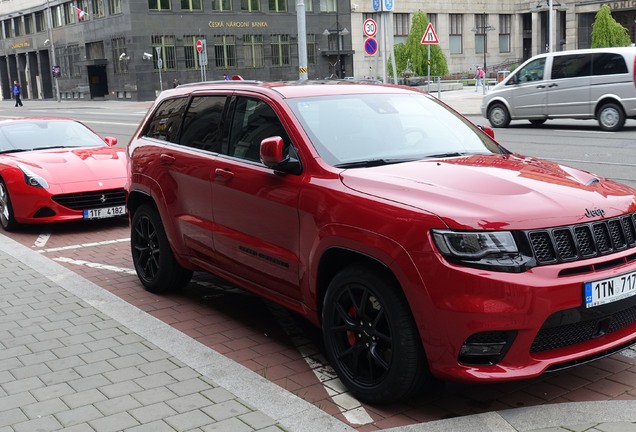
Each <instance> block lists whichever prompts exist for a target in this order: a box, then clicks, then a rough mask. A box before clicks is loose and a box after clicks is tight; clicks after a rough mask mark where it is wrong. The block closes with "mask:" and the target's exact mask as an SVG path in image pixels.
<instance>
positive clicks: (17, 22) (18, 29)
mask: <svg viewBox="0 0 636 432" xmlns="http://www.w3.org/2000/svg"><path fill="white" fill-rule="evenodd" d="M13 31H14V34H15V36H22V35H24V28H23V27H22V17H17V18H13Z"/></svg>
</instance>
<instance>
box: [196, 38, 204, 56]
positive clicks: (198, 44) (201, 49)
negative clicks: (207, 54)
mask: <svg viewBox="0 0 636 432" xmlns="http://www.w3.org/2000/svg"><path fill="white" fill-rule="evenodd" d="M197 51H198V52H199V53H201V51H203V42H201V39H199V40H197Z"/></svg>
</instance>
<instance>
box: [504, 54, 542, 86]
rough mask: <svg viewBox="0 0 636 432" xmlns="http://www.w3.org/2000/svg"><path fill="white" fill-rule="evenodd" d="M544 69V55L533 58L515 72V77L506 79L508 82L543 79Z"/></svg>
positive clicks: (515, 82)
mask: <svg viewBox="0 0 636 432" xmlns="http://www.w3.org/2000/svg"><path fill="white" fill-rule="evenodd" d="M544 69H545V57H542V58H539V59H536V60H533V61H531V62H530V63H528V64H527V65H525V66H524V67H523V68H522V69H520V70H519V72H517V74H516V76H515V79H513V80H511V81H508V84H517V83H524V82H530V81H541V80H542V79H543V70H544Z"/></svg>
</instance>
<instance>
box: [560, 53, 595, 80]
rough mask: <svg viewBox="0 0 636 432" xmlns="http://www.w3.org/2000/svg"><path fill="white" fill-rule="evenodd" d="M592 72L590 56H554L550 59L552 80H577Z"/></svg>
mask: <svg viewBox="0 0 636 432" xmlns="http://www.w3.org/2000/svg"><path fill="white" fill-rule="evenodd" d="M591 72H592V54H569V55H556V56H554V58H553V59H552V75H551V77H552V79H562V78H579V77H584V76H589V75H590V73H591Z"/></svg>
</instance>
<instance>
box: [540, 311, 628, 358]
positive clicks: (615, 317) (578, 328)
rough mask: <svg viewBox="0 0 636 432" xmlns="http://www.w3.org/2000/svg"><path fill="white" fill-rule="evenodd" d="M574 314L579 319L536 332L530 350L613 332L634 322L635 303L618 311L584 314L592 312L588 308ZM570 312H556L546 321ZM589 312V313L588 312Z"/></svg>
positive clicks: (560, 345)
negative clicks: (595, 314)
mask: <svg viewBox="0 0 636 432" xmlns="http://www.w3.org/2000/svg"><path fill="white" fill-rule="evenodd" d="M574 312H575V313H574V314H575V315H579V316H580V318H579V319H580V321H578V322H573V323H568V324H564V325H557V326H554V327H547V328H546V327H545V326H544V328H541V330H539V333H537V336H536V338H535V339H534V342H533V343H532V347H531V348H530V352H533V353H536V352H542V351H549V350H553V349H558V348H563V347H566V346H570V345H575V344H578V343H581V342H585V341H588V340H592V339H594V338H597V337H600V336H603V335H605V334H608V333H612V332H615V331H617V330H620V329H622V328H625V327H627V326H629V325H631V324H633V323H634V322H636V305H633V306H631V307H628V308H626V309H623V310H620V311H613V312H611V313H605V314H601V315H597V316H586V315H589V314H591V313H592V311H589V310H579V309H576V310H574ZM568 313H570V314H572V311H565V312H557V313H556V314H555V315H554V316H553V317H551V318H550V319H548V321H546V322H549V321H554V320H555V318H556V320H559V319H561V318H560V316H563V315H564V314H568ZM588 313H589V314H588Z"/></svg>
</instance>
